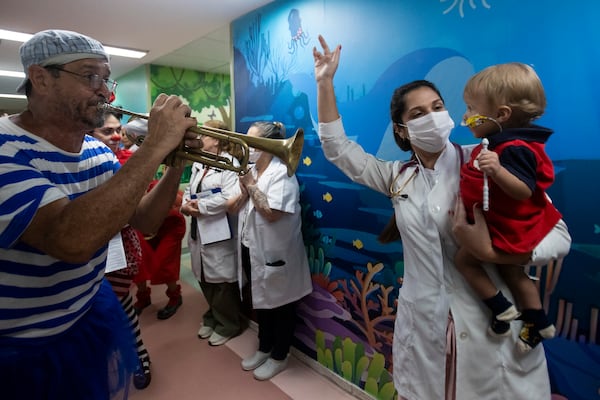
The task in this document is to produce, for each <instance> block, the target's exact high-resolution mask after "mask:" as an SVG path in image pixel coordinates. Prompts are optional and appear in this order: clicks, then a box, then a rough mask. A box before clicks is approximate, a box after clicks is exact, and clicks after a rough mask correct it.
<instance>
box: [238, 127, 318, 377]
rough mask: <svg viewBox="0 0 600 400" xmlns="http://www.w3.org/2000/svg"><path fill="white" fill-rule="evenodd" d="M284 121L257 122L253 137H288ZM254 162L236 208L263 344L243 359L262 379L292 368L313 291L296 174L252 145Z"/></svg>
mask: <svg viewBox="0 0 600 400" xmlns="http://www.w3.org/2000/svg"><path fill="white" fill-rule="evenodd" d="M284 132H285V128H284V127H283V125H282V124H281V123H280V122H255V123H253V124H252V126H251V127H250V128H249V130H248V135H249V136H255V137H266V138H272V139H283V138H284V137H285V133H284ZM249 158H250V161H251V162H254V163H255V164H254V166H253V168H252V169H251V170H250V172H249V173H247V174H246V175H243V176H242V177H240V185H239V189H240V194H239V196H238V197H237V198H236V201H235V202H234V203H233V204H232V206H231V210H232V211H233V212H238V213H239V239H238V244H239V249H238V250H239V252H240V264H239V271H240V278H239V279H240V281H241V274H245V275H247V279H248V280H249V284H250V286H251V297H252V307H253V308H254V310H255V311H256V319H257V322H258V339H259V347H258V350H257V351H256V353H254V354H253V355H251V356H250V357H248V358H245V359H244V360H243V361H242V368H243V369H244V370H246V371H250V370H254V377H255V378H256V379H258V380H267V379H271V378H272V377H273V376H275V375H277V374H278V373H280V372H281V371H283V370H284V369H285V368H286V366H287V357H288V353H289V350H290V347H291V344H292V340H293V337H294V329H295V322H296V318H297V316H296V303H297V301H298V300H300V299H301V298H302V297H304V296H306V295H307V294H309V293H310V292H312V281H311V277H310V268H309V265H308V258H307V256H306V250H305V248H304V241H303V239H302V232H301V226H302V220H301V208H300V202H299V201H300V188H299V185H298V181H297V180H296V177H295V176H291V177H290V176H288V175H287V167H286V166H285V164H284V163H283V162H282V161H281V160H280V159H279V158H277V157H274V156H273V155H271V154H269V153H266V152H261V151H257V150H255V149H251V152H250V157H249Z"/></svg>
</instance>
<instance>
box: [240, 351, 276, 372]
mask: <svg viewBox="0 0 600 400" xmlns="http://www.w3.org/2000/svg"><path fill="white" fill-rule="evenodd" d="M270 355H271V353H263V352H262V351H260V350H258V351H257V352H256V353H254V354H252V355H251V356H250V357H248V358H244V359H243V360H242V369H243V370H244V371H252V370H253V369H255V368H258V367H260V366H261V365H262V364H263V363H264V362H265V361H267V359H268V358H269V356H270Z"/></svg>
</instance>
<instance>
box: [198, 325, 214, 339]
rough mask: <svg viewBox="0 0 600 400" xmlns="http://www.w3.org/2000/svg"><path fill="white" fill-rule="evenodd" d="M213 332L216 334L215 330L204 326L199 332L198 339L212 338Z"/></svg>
mask: <svg viewBox="0 0 600 400" xmlns="http://www.w3.org/2000/svg"><path fill="white" fill-rule="evenodd" d="M213 332H214V330H213V328H211V327H210V326H206V325H203V326H202V327H200V329H199V330H198V337H199V338H200V339H206V338H208V337H210V335H212V333H213Z"/></svg>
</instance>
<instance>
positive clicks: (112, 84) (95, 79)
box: [46, 65, 117, 92]
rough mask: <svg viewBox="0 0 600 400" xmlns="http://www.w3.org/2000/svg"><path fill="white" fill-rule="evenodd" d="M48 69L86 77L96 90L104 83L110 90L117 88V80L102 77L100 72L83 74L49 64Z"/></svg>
mask: <svg viewBox="0 0 600 400" xmlns="http://www.w3.org/2000/svg"><path fill="white" fill-rule="evenodd" d="M46 68H48V69H55V70H57V71H62V72H67V73H69V74H72V75H75V76H79V77H81V78H85V79H87V80H88V82H89V84H90V87H91V88H92V89H94V90H98V89H100V88H101V87H102V85H104V86H106V88H107V89H108V91H109V92H114V91H115V89H116V88H117V82H116V81H113V80H110V79H104V78H102V77H100V75H98V74H89V75H83V74H78V73H77V72H73V71H68V70H66V69H62V68H60V67H58V66H54V65H51V66H48V67H46Z"/></svg>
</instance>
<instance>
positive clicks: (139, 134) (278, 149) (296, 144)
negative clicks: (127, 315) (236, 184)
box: [98, 103, 304, 176]
mask: <svg viewBox="0 0 600 400" xmlns="http://www.w3.org/2000/svg"><path fill="white" fill-rule="evenodd" d="M98 108H99V109H101V110H104V111H112V112H116V113H121V114H126V115H129V116H130V117H131V118H130V120H129V121H130V122H128V123H127V124H126V125H125V128H126V132H125V134H126V135H127V137H128V138H129V140H131V141H132V142H133V143H135V144H136V145H138V146H141V145H142V143H143V142H144V139H145V137H146V134H147V133H148V116H147V115H145V114H139V113H136V112H133V111H128V110H125V109H122V108H117V107H113V106H111V105H110V104H108V103H100V104H98ZM188 130H189V131H191V132H194V133H197V134H198V135H203V136H210V137H213V138H215V139H218V140H225V141H228V142H230V143H232V144H237V145H239V146H240V147H241V149H242V156H241V160H239V162H240V165H239V166H235V165H234V164H233V162H232V161H231V160H229V159H228V158H226V157H221V156H219V155H217V154H213V153H209V152H206V151H202V150H199V149H194V148H191V147H188V146H186V145H185V144H184V142H183V141H182V142H181V143H180V144H179V146H178V147H177V148H176V149H174V150H173V151H172V152H171V153H170V154H169V155H168V156H167V158H166V159H165V160H164V163H165V164H167V165H169V166H174V165H178V163H179V161H180V160H189V161H195V162H199V163H201V164H204V165H209V166H212V167H215V168H220V169H227V170H230V171H234V172H236V173H238V174H239V175H244V174H246V173H247V172H248V157H249V154H250V152H249V148H250V147H252V148H255V149H258V150H263V151H266V152H267V153H270V154H272V155H274V156H276V157H278V158H279V159H280V160H281V161H283V163H284V164H285V165H286V167H287V174H288V176H292V175H294V173H295V172H296V169H297V168H298V163H299V161H300V156H301V155H302V147H303V146H304V130H303V129H302V128H298V129H297V130H296V133H294V135H293V136H292V137H290V138H287V139H268V138H262V137H254V136H248V135H244V134H242V133H237V132H231V131H227V130H224V129H217V128H212V127H208V126H196V127H192V128H190V129H188Z"/></svg>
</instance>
